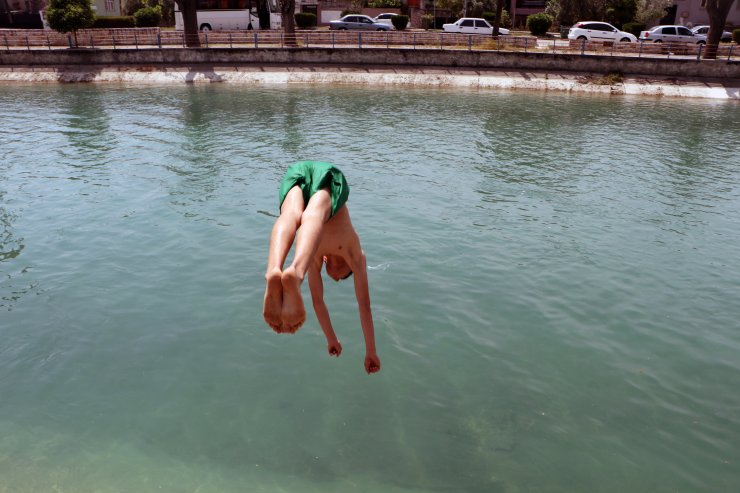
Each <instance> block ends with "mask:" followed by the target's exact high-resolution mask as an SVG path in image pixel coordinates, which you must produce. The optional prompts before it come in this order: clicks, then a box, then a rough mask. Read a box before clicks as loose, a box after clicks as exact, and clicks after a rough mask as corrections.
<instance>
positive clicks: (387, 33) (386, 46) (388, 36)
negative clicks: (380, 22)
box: [385, 31, 391, 50]
mask: <svg viewBox="0 0 740 493" xmlns="http://www.w3.org/2000/svg"><path fill="white" fill-rule="evenodd" d="M390 36H391V34H390V33H389V32H388V31H386V32H385V49H386V50H387V49H388V48H390V41H389V40H390Z"/></svg>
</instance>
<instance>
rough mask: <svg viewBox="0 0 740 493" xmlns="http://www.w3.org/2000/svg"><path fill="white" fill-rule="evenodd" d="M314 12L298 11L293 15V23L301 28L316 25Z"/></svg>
mask: <svg viewBox="0 0 740 493" xmlns="http://www.w3.org/2000/svg"><path fill="white" fill-rule="evenodd" d="M316 20H317V19H316V14H314V13H312V12H298V13H297V14H296V15H295V24H296V26H298V27H299V28H301V29H307V28H309V27H316Z"/></svg>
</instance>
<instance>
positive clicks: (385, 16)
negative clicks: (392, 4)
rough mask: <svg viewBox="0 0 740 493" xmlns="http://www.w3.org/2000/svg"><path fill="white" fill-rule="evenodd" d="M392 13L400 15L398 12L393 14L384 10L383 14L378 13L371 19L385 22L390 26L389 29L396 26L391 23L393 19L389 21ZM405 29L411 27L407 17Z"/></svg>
mask: <svg viewBox="0 0 740 493" xmlns="http://www.w3.org/2000/svg"><path fill="white" fill-rule="evenodd" d="M394 15H400V14H394V13H393V12H386V13H383V14H378V15H376V16H375V18H374V19H373V20H374V21H375V22H377V23H378V24H385V25H387V26H390V27H391V29H395V28H396V27H395V26H394V25H393V21H391V17H393V16H394ZM406 29H411V20H410V19H409V23H408V24H406Z"/></svg>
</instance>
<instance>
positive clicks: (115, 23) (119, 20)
mask: <svg viewBox="0 0 740 493" xmlns="http://www.w3.org/2000/svg"><path fill="white" fill-rule="evenodd" d="M92 27H94V28H98V29H115V28H124V27H136V24H135V23H134V16H132V15H124V16H121V17H98V18H97V19H95V22H94V23H93V25H92Z"/></svg>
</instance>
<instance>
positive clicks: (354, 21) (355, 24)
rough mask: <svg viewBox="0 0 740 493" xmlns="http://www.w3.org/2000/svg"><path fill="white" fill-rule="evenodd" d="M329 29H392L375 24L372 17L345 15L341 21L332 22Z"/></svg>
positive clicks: (384, 25)
mask: <svg viewBox="0 0 740 493" xmlns="http://www.w3.org/2000/svg"><path fill="white" fill-rule="evenodd" d="M329 29H332V30H335V31H347V30H357V29H360V30H363V31H389V30H390V29H391V28H390V26H388V25H387V24H380V23H378V22H375V21H374V20H373V18H372V17H368V16H366V15H359V14H350V15H345V16H344V17H342V18H341V19H337V20H335V21H331V22H330V23H329Z"/></svg>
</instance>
